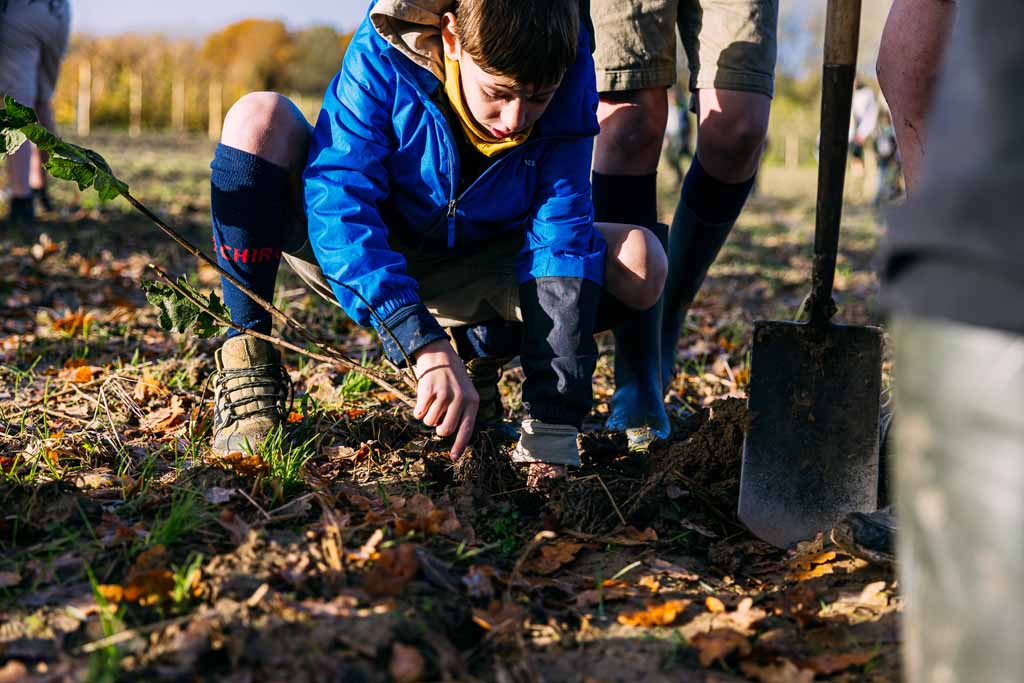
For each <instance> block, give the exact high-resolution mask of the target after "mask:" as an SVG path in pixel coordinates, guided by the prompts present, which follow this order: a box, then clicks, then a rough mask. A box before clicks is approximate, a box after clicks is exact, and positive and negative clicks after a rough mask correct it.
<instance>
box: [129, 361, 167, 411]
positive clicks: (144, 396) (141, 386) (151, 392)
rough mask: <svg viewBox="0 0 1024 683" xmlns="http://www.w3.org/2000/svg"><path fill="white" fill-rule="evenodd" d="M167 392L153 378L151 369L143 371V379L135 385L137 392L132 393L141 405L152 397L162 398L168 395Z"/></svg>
mask: <svg viewBox="0 0 1024 683" xmlns="http://www.w3.org/2000/svg"><path fill="white" fill-rule="evenodd" d="M166 393H167V390H166V389H164V388H163V387H162V386H161V385H160V382H159V381H157V379H156V378H155V377H154V376H153V374H152V373H151V372H150V370H149V368H146V369H145V370H143V371H142V379H140V380H139V381H138V382H136V383H135V390H134V391H133V392H132V396H133V397H134V398H135V400H136V401H137V402H139V403H145V402H146V401H147V400H148V399H149V398H150V397H152V396H162V395H163V394H166Z"/></svg>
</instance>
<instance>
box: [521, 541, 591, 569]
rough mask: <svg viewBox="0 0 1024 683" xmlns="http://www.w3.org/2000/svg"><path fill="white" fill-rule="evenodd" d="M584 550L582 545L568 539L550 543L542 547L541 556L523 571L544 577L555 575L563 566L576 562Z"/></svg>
mask: <svg viewBox="0 0 1024 683" xmlns="http://www.w3.org/2000/svg"><path fill="white" fill-rule="evenodd" d="M582 549H583V544H582V543H576V542H575V541H570V540H567V539H561V540H558V541H555V542H554V543H549V544H547V545H545V546H542V547H541V549H540V556H539V557H536V558H534V559H532V560H530V561H529V562H527V563H526V564H525V565H524V567H523V569H524V571H527V572H530V573H533V574H540V575H542V576H547V575H549V574H554V573H555V572H557V571H558V570H559V569H561V568H562V567H563V566H565V565H567V564H569V563H570V562H572V561H573V560H575V559H576V556H577V555H579V552H580V550H582Z"/></svg>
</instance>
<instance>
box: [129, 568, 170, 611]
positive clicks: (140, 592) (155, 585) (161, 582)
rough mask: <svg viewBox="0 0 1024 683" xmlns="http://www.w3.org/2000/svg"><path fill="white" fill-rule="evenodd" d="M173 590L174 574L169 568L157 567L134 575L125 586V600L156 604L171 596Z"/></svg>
mask: <svg viewBox="0 0 1024 683" xmlns="http://www.w3.org/2000/svg"><path fill="white" fill-rule="evenodd" d="M173 592H174V574H173V573H172V572H171V571H170V570H168V569H156V570H153V571H148V572H143V573H141V574H136V575H135V576H133V577H132V578H131V579H130V580H129V581H128V585H126V586H124V600H125V602H137V603H139V604H140V605H155V604H157V603H159V602H162V601H163V600H165V599H167V598H169V597H170V596H171V593H173Z"/></svg>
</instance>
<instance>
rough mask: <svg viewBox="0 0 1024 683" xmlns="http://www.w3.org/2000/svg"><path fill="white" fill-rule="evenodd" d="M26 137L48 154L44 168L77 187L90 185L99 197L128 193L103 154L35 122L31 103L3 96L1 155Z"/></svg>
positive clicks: (11, 152) (6, 153)
mask: <svg viewBox="0 0 1024 683" xmlns="http://www.w3.org/2000/svg"><path fill="white" fill-rule="evenodd" d="M26 139H28V140H30V141H31V142H32V143H33V144H35V145H36V147H38V148H39V149H40V150H41V151H43V152H47V153H48V154H49V155H50V160H49V161H48V162H47V164H46V169H47V170H48V171H49V172H50V173H51V174H52V175H53V177H55V178H60V179H61V180H71V181H73V182H75V183H78V189H79V190H86V189H88V188H90V187H93V188H95V189H96V192H97V194H99V196H100V199H101V200H102V201H109V200H111V199H115V198H116V197H118V196H119V195H127V194H128V184H127V183H125V182H123V181H121V180H119V179H118V178H117V177H116V176H115V175H114V174H113V172H112V171H111V170H110V164H108V163H107V161H106V160H105V159H104V158H103V157H102V156H100V155H99V154H97V153H96V152H94V151H92V150H91V149H86V148H85V147H79V146H78V145H74V144H72V143H70V142H65V141H64V140H62V139H60V138H59V137H58V136H56V135H54V134H53V133H51V132H50V131H48V130H46V128H44V127H43V126H41V125H39V124H38V123H37V119H36V114H35V112H34V111H32V109H31V108H30V107H26V106H25V105H23V104H20V103H19V102H17V101H15V100H14V99H12V98H11V97H5V98H4V108H3V109H0V156H7V155H8V154H13V153H14V152H15V151H17V149H18V148H19V147H21V145H22V144H23V143H24V142H25V140H26Z"/></svg>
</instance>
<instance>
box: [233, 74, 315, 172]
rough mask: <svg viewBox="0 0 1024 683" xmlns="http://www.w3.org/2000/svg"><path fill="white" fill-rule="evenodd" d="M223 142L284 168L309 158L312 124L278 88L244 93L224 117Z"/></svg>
mask: <svg viewBox="0 0 1024 683" xmlns="http://www.w3.org/2000/svg"><path fill="white" fill-rule="evenodd" d="M221 143H223V144H225V145H227V146H229V147H234V148H236V149H240V150H242V151H243V152H249V153H250V154H255V155H256V156H258V157H261V158H263V159H266V160H267V161H269V162H271V163H274V164H277V165H278V166H281V167H284V168H293V167H295V166H297V165H298V164H301V163H302V161H303V160H304V159H305V158H306V150H307V147H308V144H309V124H308V123H307V122H306V118H305V117H304V116H303V115H302V112H301V111H299V109H298V107H296V106H295V105H294V104H293V103H292V101H291V100H289V99H288V98H287V97H285V96H284V95H280V94H278V93H274V92H253V93H249V94H248V95H244V96H242V97H241V98H240V99H239V100H238V101H237V102H235V104H234V105H232V107H231V109H229V110H228V113H227V116H226V117H224V127H223V131H222V133H221Z"/></svg>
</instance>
